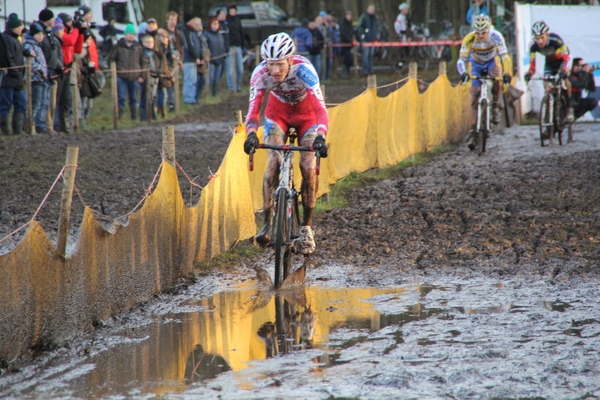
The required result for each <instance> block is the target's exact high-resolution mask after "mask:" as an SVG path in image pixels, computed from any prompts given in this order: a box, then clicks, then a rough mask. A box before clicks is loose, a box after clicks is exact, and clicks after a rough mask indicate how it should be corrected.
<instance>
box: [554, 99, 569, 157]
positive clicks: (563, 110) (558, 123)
mask: <svg viewBox="0 0 600 400" xmlns="http://www.w3.org/2000/svg"><path fill="white" fill-rule="evenodd" d="M565 118H567V97H566V96H565V95H564V94H561V96H560V102H558V101H557V102H556V103H554V125H555V131H556V136H558V143H559V144H560V145H561V146H562V144H563V142H562V133H563V131H564V129H565V127H566V125H567V124H566V123H565Z"/></svg>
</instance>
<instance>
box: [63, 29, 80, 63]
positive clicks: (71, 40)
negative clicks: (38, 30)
mask: <svg viewBox="0 0 600 400" xmlns="http://www.w3.org/2000/svg"><path fill="white" fill-rule="evenodd" d="M78 39H79V29H77V28H72V29H71V31H70V32H68V33H67V30H66V29H65V34H64V35H63V37H62V40H63V43H62V51H63V59H64V63H65V67H67V68H70V67H71V64H72V63H73V55H74V54H75V53H81V48H82V44H83V43H79V40H78ZM78 46H79V47H78Z"/></svg>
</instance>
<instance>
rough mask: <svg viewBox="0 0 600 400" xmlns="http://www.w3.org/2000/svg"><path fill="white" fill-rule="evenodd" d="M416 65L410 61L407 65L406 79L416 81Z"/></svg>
mask: <svg viewBox="0 0 600 400" xmlns="http://www.w3.org/2000/svg"><path fill="white" fill-rule="evenodd" d="M417 69H418V66H417V63H416V62H414V61H412V62H411V63H410V64H408V77H409V78H410V79H417Z"/></svg>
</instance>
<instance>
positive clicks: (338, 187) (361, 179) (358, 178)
mask: <svg viewBox="0 0 600 400" xmlns="http://www.w3.org/2000/svg"><path fill="white" fill-rule="evenodd" d="M455 148H456V145H454V144H442V145H439V146H436V147H434V148H433V149H432V150H431V151H430V152H429V153H419V154H414V155H412V156H409V157H407V158H406V159H404V160H402V161H401V162H399V163H398V164H396V165H394V166H393V167H390V168H385V169H378V168H373V169H370V170H367V171H364V172H352V173H351V174H350V175H348V176H346V177H344V178H342V179H339V180H338V181H337V183H336V184H335V185H333V186H331V188H330V191H329V195H328V196H322V197H321V198H320V199H319V200H318V201H317V204H316V206H315V212H317V213H319V212H324V211H329V210H334V209H338V208H344V207H346V206H347V205H348V201H347V200H346V193H347V192H348V191H349V190H352V189H355V188H358V187H365V186H369V185H373V184H375V183H377V182H381V181H384V180H386V179H391V178H394V177H396V176H398V174H399V172H400V171H401V170H402V169H404V168H407V167H411V166H413V165H419V164H425V163H426V162H427V161H429V159H430V158H431V157H432V156H434V155H435V154H440V153H445V152H448V151H451V150H454V149H455Z"/></svg>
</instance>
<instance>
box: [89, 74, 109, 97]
mask: <svg viewBox="0 0 600 400" xmlns="http://www.w3.org/2000/svg"><path fill="white" fill-rule="evenodd" d="M88 79H89V85H90V93H91V95H92V96H91V98H92V99H93V98H94V97H98V96H100V95H101V94H102V90H103V89H104V84H105V83H106V78H104V74H102V72H99V71H98V72H93V73H91V74H90V76H89V78H88Z"/></svg>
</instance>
